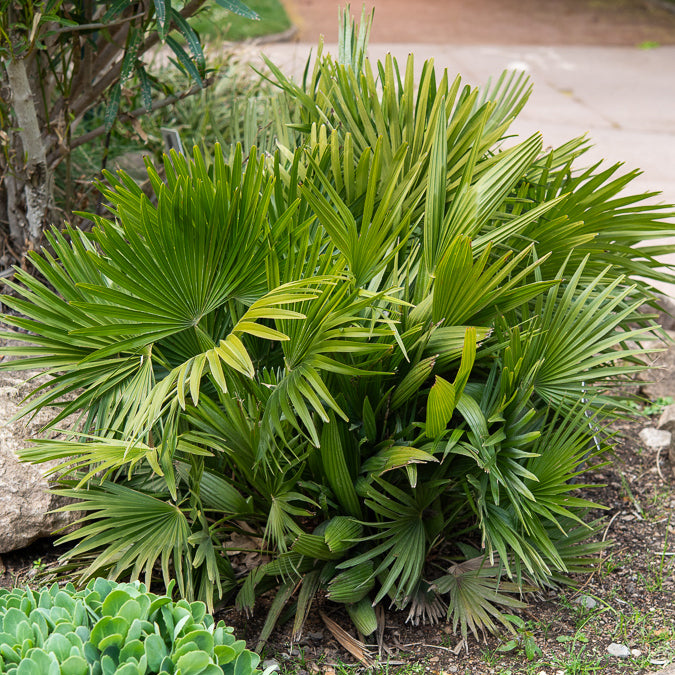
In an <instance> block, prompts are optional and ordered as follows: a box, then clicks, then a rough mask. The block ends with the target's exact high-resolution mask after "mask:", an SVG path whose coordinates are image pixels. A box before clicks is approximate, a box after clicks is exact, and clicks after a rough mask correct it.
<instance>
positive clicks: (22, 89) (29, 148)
mask: <svg viewBox="0 0 675 675" xmlns="http://www.w3.org/2000/svg"><path fill="white" fill-rule="evenodd" d="M5 68H6V72H7V82H8V84H9V88H10V91H11V92H12V99H13V100H12V108H13V111H14V115H15V118H16V123H17V125H18V130H17V131H16V134H17V135H18V138H19V140H20V143H13V145H14V146H15V150H16V153H15V154H14V157H13V160H14V161H13V163H14V167H11V166H10V167H8V169H9V172H11V173H12V174H13V175H12V176H8V177H6V178H10V180H9V184H8V185H7V191H8V197H10V200H11V205H10V204H8V214H7V215H8V220H9V228H10V235H11V238H12V241H13V243H14V244H15V246H16V247H17V248H18V249H20V250H22V251H26V250H28V249H34V248H37V247H38V246H39V243H40V240H41V238H42V231H43V229H44V227H45V226H46V225H47V214H48V212H49V207H50V205H51V203H52V176H51V172H50V171H49V168H48V166H47V152H46V149H45V144H44V141H43V139H42V135H41V133H40V124H39V122H38V116H37V110H36V102H35V99H34V97H33V91H32V89H31V86H30V81H29V78H28V69H27V64H26V60H25V59H20V58H19V59H11V60H9V61H8V62H7V63H6V64H5ZM17 146H19V147H17ZM10 192H11V193H12V195H11V196H10V195H9V193H10Z"/></svg>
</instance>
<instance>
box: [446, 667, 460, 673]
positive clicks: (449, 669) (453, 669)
mask: <svg viewBox="0 0 675 675" xmlns="http://www.w3.org/2000/svg"><path fill="white" fill-rule="evenodd" d="M458 670H459V668H458V667H457V666H448V670H447V671H446V672H448V673H456V672H457V671H458Z"/></svg>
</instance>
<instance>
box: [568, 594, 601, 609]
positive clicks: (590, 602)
mask: <svg viewBox="0 0 675 675" xmlns="http://www.w3.org/2000/svg"><path fill="white" fill-rule="evenodd" d="M573 602H575V603H576V604H577V605H581V606H582V607H584V608H585V609H593V608H594V607H595V606H596V605H597V604H598V603H597V601H596V600H595V599H594V598H592V597H591V596H590V595H580V596H579V597H578V598H575V599H574V600H573Z"/></svg>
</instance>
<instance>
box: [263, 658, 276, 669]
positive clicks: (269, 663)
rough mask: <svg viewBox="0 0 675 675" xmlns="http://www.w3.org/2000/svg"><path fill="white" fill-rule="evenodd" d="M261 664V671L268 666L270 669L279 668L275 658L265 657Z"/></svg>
mask: <svg viewBox="0 0 675 675" xmlns="http://www.w3.org/2000/svg"><path fill="white" fill-rule="evenodd" d="M262 666H263V671H265V670H267V669H268V668H270V669H271V671H275V670H279V662H278V661H277V660H276V659H265V660H264V661H263V664H262Z"/></svg>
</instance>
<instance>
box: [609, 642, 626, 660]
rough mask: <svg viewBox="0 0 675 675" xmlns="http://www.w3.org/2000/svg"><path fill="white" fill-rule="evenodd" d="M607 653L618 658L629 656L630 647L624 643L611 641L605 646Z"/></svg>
mask: <svg viewBox="0 0 675 675" xmlns="http://www.w3.org/2000/svg"><path fill="white" fill-rule="evenodd" d="M607 653H608V654H609V655H610V656H616V657H618V658H620V659H627V658H628V657H629V656H630V649H628V647H626V645H621V644H619V643H618V642H612V643H611V644H610V645H609V646H608V647H607Z"/></svg>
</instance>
